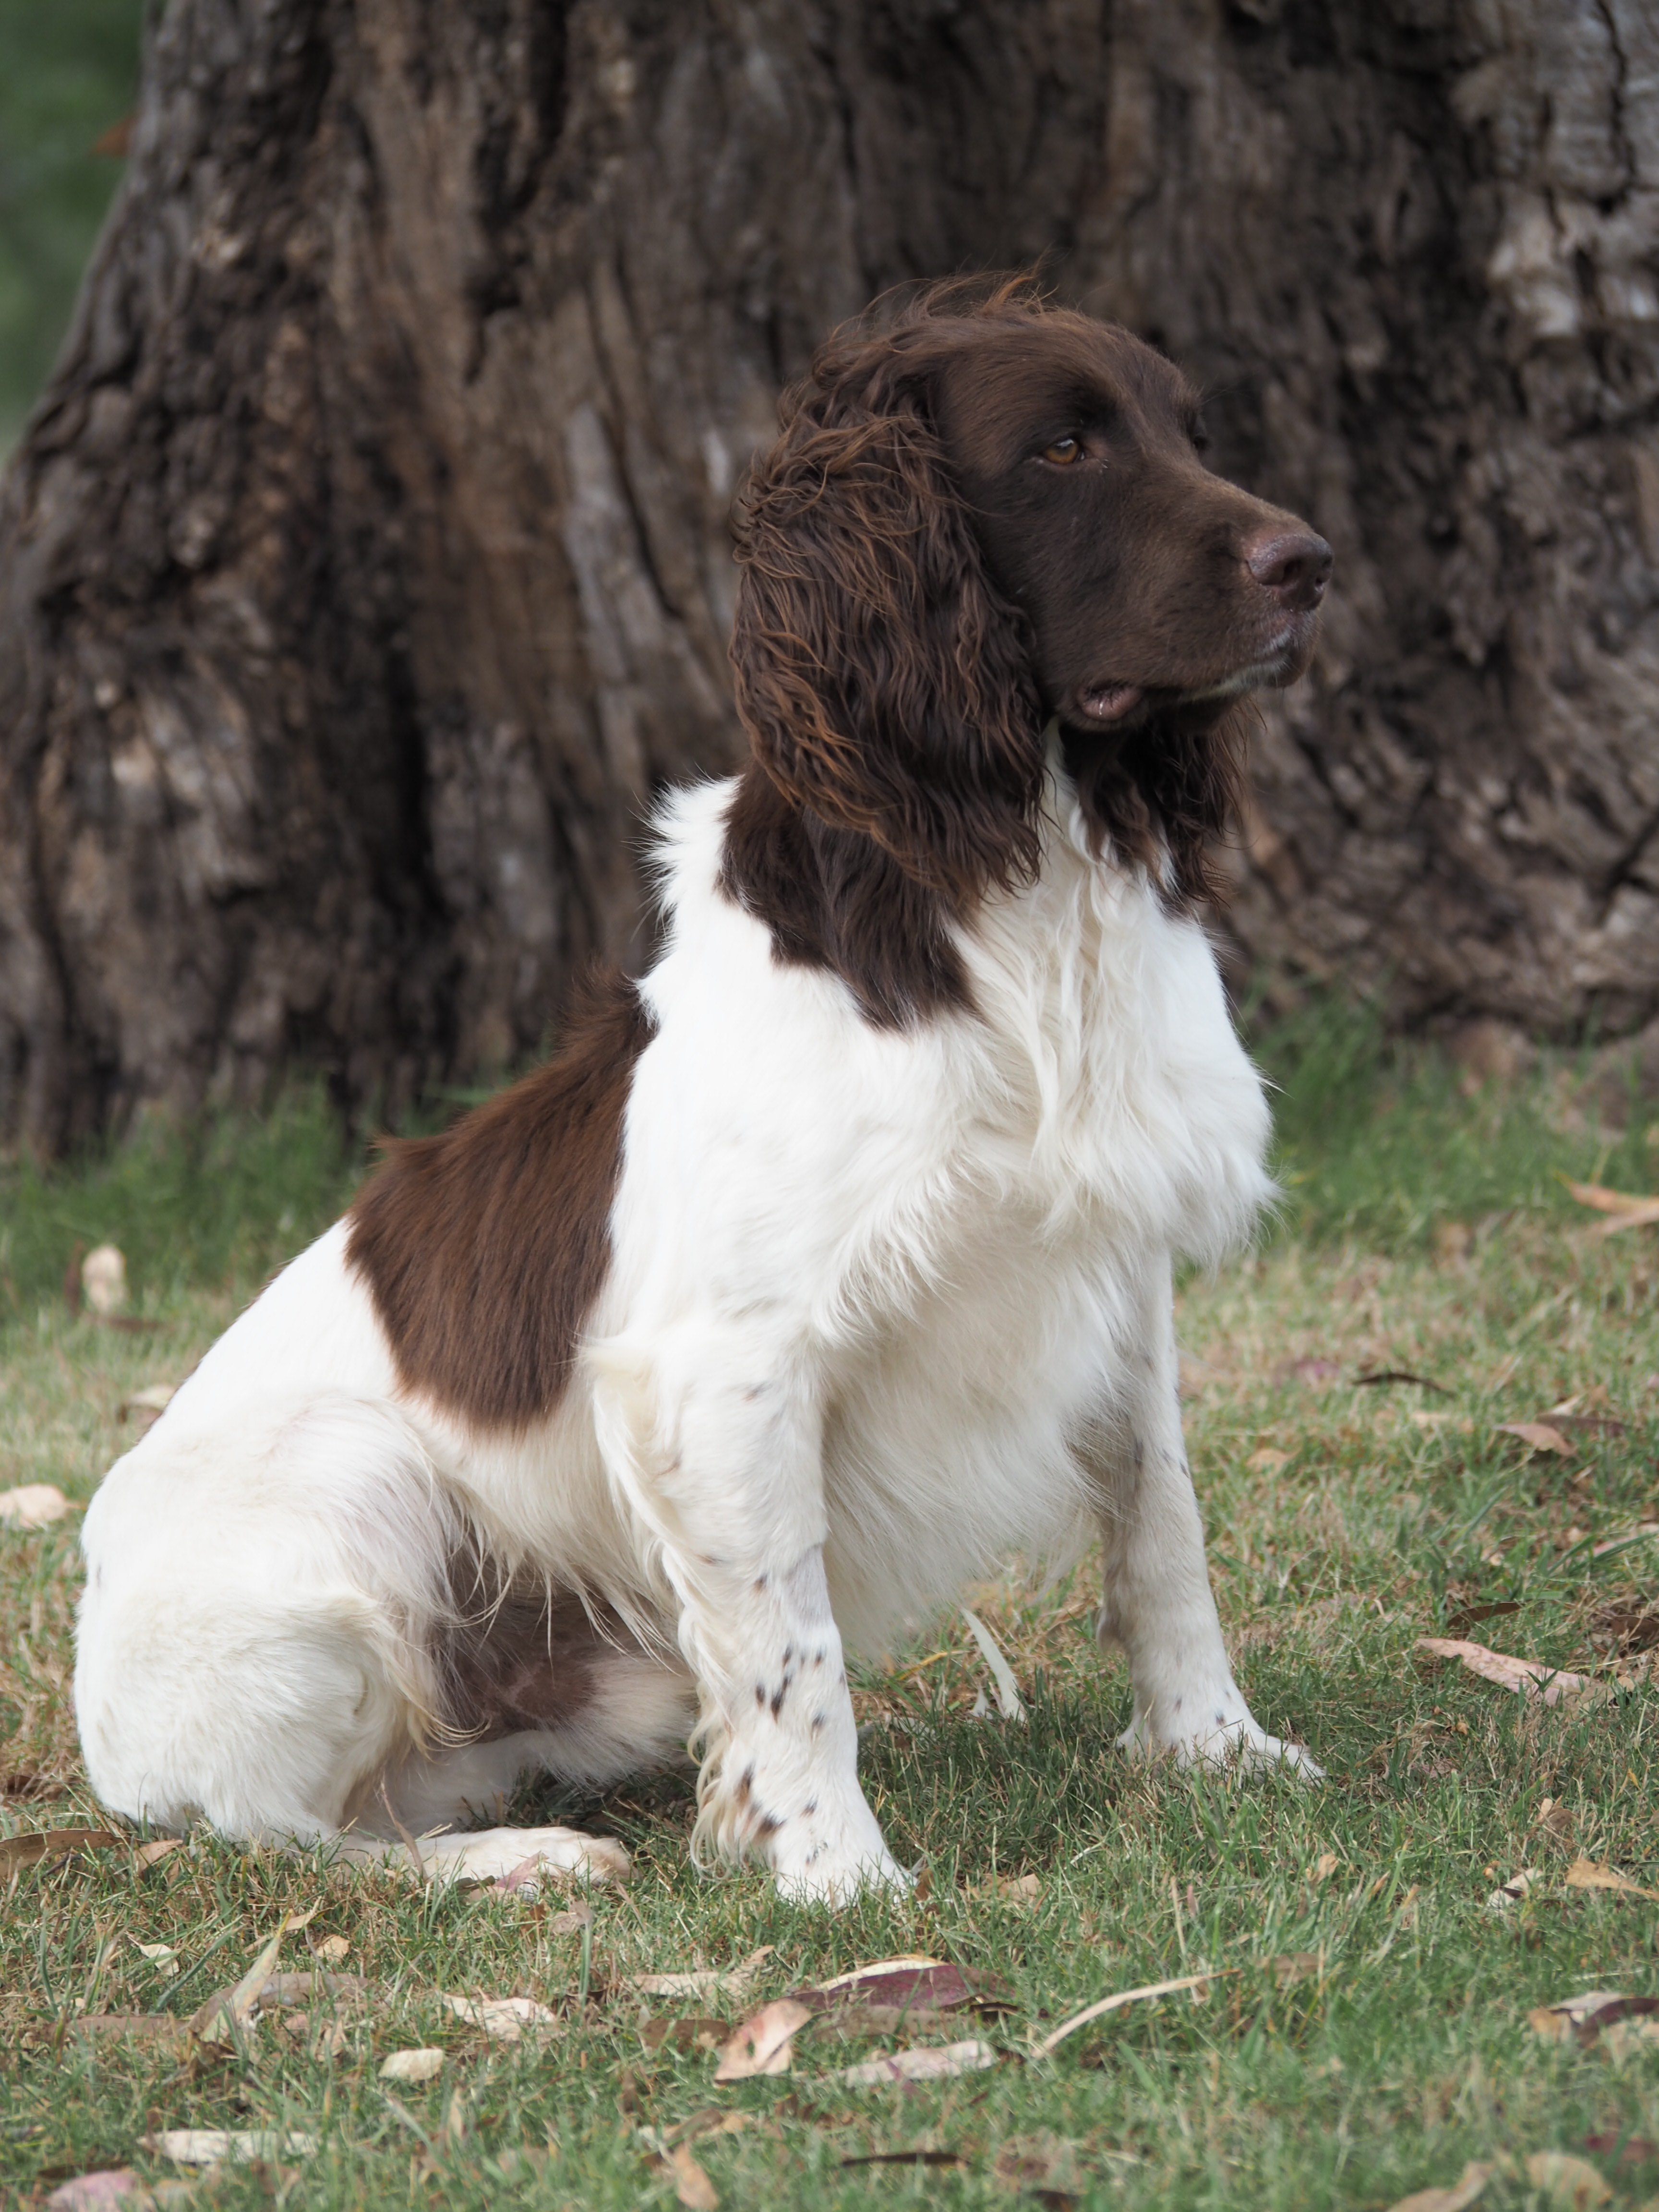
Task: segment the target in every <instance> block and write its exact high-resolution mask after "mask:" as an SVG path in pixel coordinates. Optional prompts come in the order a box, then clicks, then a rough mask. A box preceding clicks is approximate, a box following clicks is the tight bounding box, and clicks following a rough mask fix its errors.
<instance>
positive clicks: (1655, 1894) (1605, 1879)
mask: <svg viewBox="0 0 1659 2212" xmlns="http://www.w3.org/2000/svg"><path fill="white" fill-rule="evenodd" d="M1566 1882H1567V1887H1568V1888H1569V1889H1612V1890H1616V1891H1618V1893H1620V1896H1622V1897H1646V1898H1651V1899H1659V1889H1644V1888H1643V1887H1642V1885H1641V1883H1640V1882H1639V1881H1632V1880H1631V1878H1630V1876H1629V1875H1627V1874H1620V1872H1619V1871H1618V1869H1616V1868H1614V1867H1610V1866H1601V1865H1600V1864H1598V1863H1597V1862H1596V1861H1595V1859H1575V1860H1574V1861H1573V1863H1572V1864H1571V1866H1570V1867H1569V1868H1568V1869H1567V1874H1566Z"/></svg>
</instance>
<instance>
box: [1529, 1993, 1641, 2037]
mask: <svg viewBox="0 0 1659 2212" xmlns="http://www.w3.org/2000/svg"><path fill="white" fill-rule="evenodd" d="M1652 2013H1659V1997H1641V1996H1627V1995H1626V1992H1625V1991H1624V1990H1585V1991H1584V1992H1583V1995H1582V1996H1576V1997H1562V1998H1560V1999H1559V2000H1558V2002H1556V2003H1554V2004H1549V2005H1539V2006H1537V2007H1536V2008H1534V2010H1533V2011H1531V2012H1529V2013H1528V2015H1527V2023H1528V2027H1531V2028H1532V2030H1533V2032H1534V2033H1535V2034H1538V2035H1541V2036H1542V2037H1543V2039H1544V2040H1545V2041H1546V2042H1547V2043H1561V2042H1564V2041H1565V2039H1566V2038H1567V2037H1568V2036H1571V2037H1573V2038H1575V2039H1576V2040H1577V2041H1578V2042H1580V2043H1584V2044H1589V2043H1594V2042H1595V2039H1596V2037H1597V2036H1598V2035H1600V2034H1601V2031H1602V2030H1603V2029H1604V2028H1607V2027H1612V2026H1613V2024H1614V2023H1615V2022H1616V2021H1626V2020H1635V2019H1639V2018H1641V2017H1642V2016H1643V2015H1647V2014H1652Z"/></svg>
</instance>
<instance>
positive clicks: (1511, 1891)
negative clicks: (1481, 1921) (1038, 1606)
mask: <svg viewBox="0 0 1659 2212" xmlns="http://www.w3.org/2000/svg"><path fill="white" fill-rule="evenodd" d="M1542 1880H1543V1876H1542V1875H1541V1874H1540V1873H1539V1871H1538V1869H1537V1868H1536V1867H1522V1869H1521V1871H1520V1873H1519V1874H1512V1875H1510V1878H1509V1880H1508V1881H1506V1882H1504V1883H1503V1884H1502V1885H1501V1886H1500V1887H1498V1888H1497V1889H1495V1890H1493V1892H1492V1895H1491V1896H1490V1897H1489V1898H1488V1899H1486V1910H1487V1911H1488V1912H1507V1911H1509V1910H1510V1906H1511V1905H1519V1903H1520V1902H1521V1900H1522V1898H1523V1897H1524V1896H1525V1895H1526V1894H1527V1893H1528V1890H1530V1889H1531V1888H1532V1887H1534V1884H1535V1883H1537V1882H1540V1881H1542Z"/></svg>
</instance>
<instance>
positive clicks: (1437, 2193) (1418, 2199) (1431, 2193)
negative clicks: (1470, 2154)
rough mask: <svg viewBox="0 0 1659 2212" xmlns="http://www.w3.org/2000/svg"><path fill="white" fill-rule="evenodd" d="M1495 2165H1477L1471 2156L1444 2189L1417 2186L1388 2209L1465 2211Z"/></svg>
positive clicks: (1407, 2211) (1488, 2177)
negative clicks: (1459, 2172) (1417, 2187)
mask: <svg viewBox="0 0 1659 2212" xmlns="http://www.w3.org/2000/svg"><path fill="white" fill-rule="evenodd" d="M1497 2171H1498V2168H1497V2167H1496V2166H1481V2165H1478V2164H1477V2163H1476V2161H1475V2160H1474V2159H1471V2160H1469V2162H1468V2165H1467V2166H1465V2167H1464V2168H1463V2171H1462V2173H1461V2174H1460V2175H1459V2176H1458V2178H1457V2179H1456V2180H1455V2182H1453V2183H1452V2185H1450V2187H1449V2188H1447V2189H1417V2190H1413V2192H1412V2194H1411V2195H1410V2196H1409V2197H1401V2199H1400V2202H1399V2203H1397V2204H1395V2205H1392V2206H1391V2207H1390V2208H1389V2212H1464V2208H1465V2206H1466V2205H1469V2204H1473V2203H1474V2200H1475V2198H1476V2197H1479V2196H1480V2192H1481V2191H1482V2190H1484V2189H1485V2187H1486V2184H1487V2183H1488V2182H1489V2181H1490V2180H1491V2179H1492V2176H1493V2174H1494V2173H1496V2172H1497Z"/></svg>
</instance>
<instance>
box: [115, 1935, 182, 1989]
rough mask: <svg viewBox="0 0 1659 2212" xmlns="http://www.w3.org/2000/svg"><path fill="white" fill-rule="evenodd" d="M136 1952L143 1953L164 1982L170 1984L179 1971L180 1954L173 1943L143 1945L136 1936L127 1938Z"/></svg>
mask: <svg viewBox="0 0 1659 2212" xmlns="http://www.w3.org/2000/svg"><path fill="white" fill-rule="evenodd" d="M127 1941H128V1942H129V1943H131V1946H132V1948H133V1949H134V1950H135V1951H142V1952H143V1954H144V1956H145V1958H147V1959H148V1960H149V1962H150V1964H151V1966H154V1967H155V1971H156V1972H157V1973H158V1974H160V1975H161V1978H162V1979H163V1981H168V1982H170V1981H171V1980H172V1979H173V1977H174V1975H175V1974H177V1972H178V1971H179V1954H178V1953H177V1952H176V1951H175V1950H174V1949H173V1946H172V1944H171V1943H141V1942H139V1941H138V1938H137V1936H128V1938H127Z"/></svg>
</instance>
